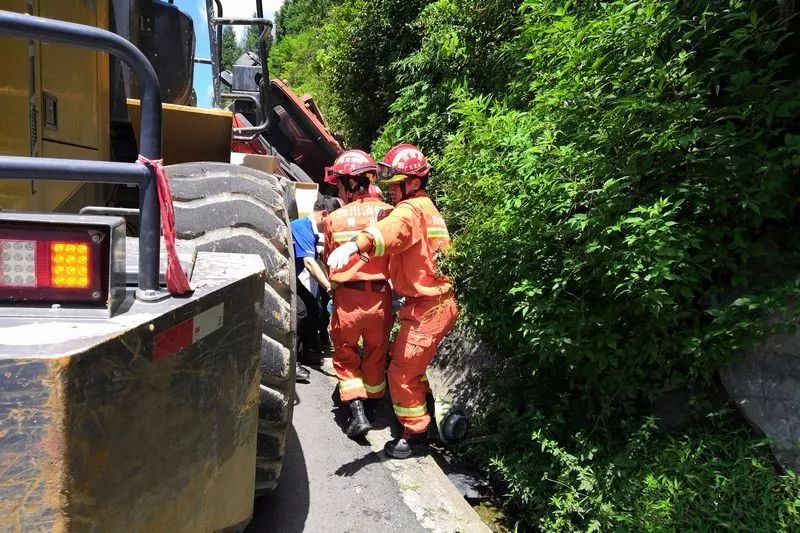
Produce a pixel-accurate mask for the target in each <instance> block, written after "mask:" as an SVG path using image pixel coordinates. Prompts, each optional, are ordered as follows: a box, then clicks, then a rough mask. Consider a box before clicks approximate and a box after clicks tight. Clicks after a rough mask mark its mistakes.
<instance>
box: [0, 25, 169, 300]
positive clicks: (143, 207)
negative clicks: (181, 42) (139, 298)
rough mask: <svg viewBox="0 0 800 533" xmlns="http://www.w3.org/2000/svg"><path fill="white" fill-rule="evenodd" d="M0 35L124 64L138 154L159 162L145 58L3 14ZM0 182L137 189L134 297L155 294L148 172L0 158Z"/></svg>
mask: <svg viewBox="0 0 800 533" xmlns="http://www.w3.org/2000/svg"><path fill="white" fill-rule="evenodd" d="M0 35H7V36H11V37H19V38H21V39H26V40H39V41H44V42H53V43H62V44H67V45H72V46H81V47H84V48H91V49H94V50H102V51H104V52H108V53H109V54H112V55H114V56H116V57H118V58H119V59H121V60H122V61H123V62H125V63H126V64H127V65H128V67H130V69H131V70H132V71H133V73H134V74H135V75H136V76H137V78H138V79H139V84H140V86H141V99H142V124H141V134H140V136H139V138H140V140H141V142H140V147H139V150H140V153H141V154H142V155H143V156H144V157H146V158H148V159H151V160H152V159H161V90H160V88H159V85H158V77H157V76H156V72H155V70H154V69H153V66H152V65H151V64H150V62H149V61H148V60H147V58H146V57H145V56H144V54H143V53H142V52H140V51H139V49H138V48H136V47H135V46H134V45H133V44H131V43H130V42H128V41H127V40H125V39H124V38H122V37H120V36H119V35H117V34H115V33H111V32H109V31H106V30H103V29H100V28H95V27H92V26H85V25H83V24H74V23H72V22H64V21H60V20H52V19H46V18H41V17H33V16H30V15H21V14H19V13H12V12H9V11H2V10H0ZM65 67H68V65H65ZM0 177H3V178H15V179H47V180H60V181H93V182H104V183H129V184H136V185H138V186H139V211H140V221H139V224H140V225H139V292H138V294H140V295H143V296H144V297H145V299H147V298H146V292H145V291H157V290H158V270H159V240H160V236H161V215H160V212H159V205H158V189H157V187H156V177H155V173H154V172H152V170H150V168H149V167H146V166H144V165H140V164H135V163H111V162H107V161H77V160H69V159H46V158H34V157H11V156H0Z"/></svg>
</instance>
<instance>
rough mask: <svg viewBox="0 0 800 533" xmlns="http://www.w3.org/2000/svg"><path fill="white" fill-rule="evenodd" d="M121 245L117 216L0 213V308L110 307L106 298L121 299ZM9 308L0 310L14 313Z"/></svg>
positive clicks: (122, 230) (121, 226)
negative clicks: (9, 306) (7, 306)
mask: <svg viewBox="0 0 800 533" xmlns="http://www.w3.org/2000/svg"><path fill="white" fill-rule="evenodd" d="M124 249H125V223H124V221H123V220H122V219H117V218H112V217H85V216H78V215H57V214H25V213H11V212H0V311H3V309H2V307H3V306H4V305H12V306H15V307H14V308H16V307H17V306H23V307H25V308H26V309H28V308H30V307H31V306H33V307H36V306H45V307H53V306H55V307H57V308H64V306H73V307H84V308H85V307H93V308H106V309H107V310H108V311H109V312H110V311H113V307H115V305H116V304H115V303H114V302H112V301H111V300H117V299H118V298H119V296H120V294H121V295H122V296H123V297H124V283H125V280H124V277H125V266H124V263H125V251H124ZM112 267H113V268H112ZM112 270H113V272H114V273H113V274H112ZM110 295H111V297H110ZM112 304H114V305H112ZM14 308H8V309H6V310H5V312H0V314H8V313H9V312H10V313H11V314H12V315H13V314H14V311H13V309H14ZM25 313H28V311H25Z"/></svg>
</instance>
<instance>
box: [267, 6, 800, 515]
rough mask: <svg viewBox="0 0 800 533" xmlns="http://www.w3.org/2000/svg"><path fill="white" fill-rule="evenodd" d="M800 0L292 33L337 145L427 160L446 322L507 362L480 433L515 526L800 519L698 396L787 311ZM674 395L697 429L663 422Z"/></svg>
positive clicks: (556, 10)
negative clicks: (344, 141)
mask: <svg viewBox="0 0 800 533" xmlns="http://www.w3.org/2000/svg"><path fill="white" fill-rule="evenodd" d="M309 1H310V0H309ZM309 5H310V4H309ZM793 5H794V4H791V3H776V2H773V1H771V0H770V1H768V0H754V1H741V0H706V1H697V0H689V1H679V0H641V1H629V0H606V1H600V0H587V1H581V2H575V1H572V0H516V1H514V0H483V1H477V0H436V1H429V0H412V1H410V2H400V1H398V0H380V1H375V2H368V1H366V0H344V1H343V2H341V4H339V5H337V6H336V7H335V8H333V9H331V10H330V12H329V16H328V17H327V18H326V19H325V20H326V22H325V24H324V25H323V27H322V28H321V29H320V31H319V32H318V34H319V36H317V35H307V36H305V37H302V39H307V42H305V43H304V44H303V45H302V46H300V48H302V49H303V50H307V51H309V53H310V52H311V50H313V49H314V48H315V47H322V48H321V49H320V50H319V52H318V53H316V55H314V54H310V55H309V56H307V57H311V56H312V55H313V57H314V61H310V60H309V61H296V62H295V63H296V65H297V66H296V67H293V69H294V71H296V72H300V71H302V70H303V68H306V67H307V63H309V62H310V63H314V64H315V65H319V70H318V71H314V74H313V75H311V74H308V75H306V74H304V75H303V77H304V79H306V80H310V79H312V78H315V79H316V80H319V81H317V82H315V83H320V84H321V85H320V87H321V89H320V90H321V91H322V94H324V95H325V96H324V98H320V101H321V103H322V104H323V106H329V108H330V109H335V110H336V113H335V120H333V121H332V122H334V124H335V127H337V129H340V130H341V131H342V132H343V133H344V134H345V135H346V136H347V138H348V140H349V141H350V142H351V143H353V144H354V145H356V146H366V145H368V144H369V143H371V142H372V141H373V140H375V139H377V141H376V142H375V144H374V145H373V148H374V151H375V152H376V155H378V156H380V155H382V153H383V152H384V151H385V150H386V149H387V148H388V147H389V146H390V145H391V144H393V143H395V142H398V141H411V142H416V143H418V144H420V146H421V147H422V148H423V149H424V150H426V151H427V152H428V153H429V155H430V156H431V158H432V160H433V162H434V172H433V176H432V180H431V188H432V190H433V192H434V193H435V196H436V200H437V201H438V203H439V205H440V207H441V208H442V209H443V212H444V214H445V216H446V217H447V219H448V225H449V226H450V229H451V233H453V235H454V240H453V247H452V249H451V253H450V254H449V256H448V258H447V264H446V267H447V268H448V269H449V270H450V272H451V273H452V274H453V275H454V277H455V278H456V280H457V283H458V292H459V301H460V304H461V306H462V313H461V314H462V317H463V318H464V320H465V321H466V322H468V323H469V324H471V325H472V326H474V327H475V328H476V329H477V330H478V331H479V332H480V333H482V334H483V335H484V336H486V337H487V338H488V339H489V340H491V341H492V342H493V343H494V344H495V345H496V346H497V347H498V349H499V350H500V352H501V353H503V354H505V355H506V357H507V361H508V372H506V373H505V374H504V381H502V382H500V383H498V391H499V392H498V396H497V398H498V400H497V402H496V403H495V405H494V406H493V410H492V412H491V413H490V414H489V415H487V416H486V417H485V420H484V422H485V425H486V429H487V430H488V431H489V432H491V433H493V434H496V435H497V436H498V439H497V440H495V441H492V446H491V447H487V448H483V449H481V450H480V451H481V452H482V453H483V454H484V457H493V461H494V465H495V467H496V469H497V471H498V472H499V473H500V474H501V476H502V482H503V484H504V485H505V486H506V487H507V489H508V502H509V505H510V506H511V507H513V508H514V509H515V510H516V516H518V517H520V527H521V528H522V529H527V528H539V529H542V530H591V529H602V530H607V529H620V530H628V529H631V530H657V531H662V530H686V529H688V530H698V529H700V530H704V529H705V530H710V529H715V530H716V529H723V528H725V529H749V530H769V531H774V530H791V529H795V530H796V529H798V527H800V519H798V505H800V504H799V503H798V497H799V496H798V495H799V494H800V493H799V492H798V483H797V480H796V478H795V477H794V475H793V474H791V473H787V474H776V472H775V471H774V469H773V464H772V460H771V458H770V456H769V454H768V451H767V449H766V448H765V447H763V445H762V444H763V443H761V442H757V441H753V440H751V436H750V434H749V430H748V429H746V428H745V426H744V425H743V424H742V423H741V421H739V420H737V419H736V418H735V417H734V416H733V415H731V414H726V415H720V416H716V417H714V418H713V419H712V420H711V421H709V420H708V417H707V415H709V413H710V412H711V411H712V407H711V405H712V402H709V401H707V400H706V399H705V398H707V397H708V394H707V392H708V391H709V390H711V392H713V389H714V375H715V368H716V367H717V365H718V364H719V363H720V362H723V361H727V360H729V359H730V358H731V357H733V356H735V355H736V354H738V353H741V352H742V351H743V350H745V349H746V348H747V347H748V346H750V345H751V344H752V343H753V342H755V341H757V340H758V339H760V338H762V337H763V336H765V335H768V334H770V333H772V332H775V331H779V330H784V329H787V328H791V327H792V325H793V324H794V323H795V322H796V320H797V310H796V305H795V302H796V301H797V299H798V297H800V278H799V277H798V275H797V272H798V271H799V270H800V269H799V268H798V267H800V254H799V253H798V252H800V240H798V239H800V232H798V231H797V230H798V216H797V198H798V187H797V178H798V170H800V127H798V124H800V122H798V118H800V80H798V77H797V75H796V73H797V72H798V69H800V54H798V53H797V52H796V50H798V49H800V48H799V47H798V44H800V43H798V39H797V37H796V36H795V34H794V33H793V32H792V31H791V28H790V25H797V24H798V23H797V22H796V21H795V20H794V19H793V18H792V17H791V15H792V12H791V6H793ZM295 35H300V34H299V33H295ZM302 39H301V38H300V37H298V41H299V40H302ZM315 39H319V40H318V41H315ZM284 40H285V39H284ZM280 43H281V41H279V42H278V45H276V46H279V45H280ZM286 46H288V45H286ZM289 61H292V59H291V58H288V59H286V60H285V62H284V64H288V62H289ZM314 68H316V67H314ZM317 72H318V73H319V75H317V74H316V73H317ZM379 134H380V135H379ZM378 135H379V136H378ZM776 318H777V319H776ZM675 388H687V389H691V390H694V391H697V394H696V396H697V398H698V401H696V402H695V403H694V404H693V405H692V406H691V408H688V407H687V409H690V411H691V415H692V416H691V417H690V424H689V425H688V426H687V427H686V428H685V430H684V431H683V433H682V434H677V435H674V436H667V435H664V434H663V433H658V432H654V431H653V423H652V422H651V421H649V420H650V418H649V417H650V416H652V413H653V404H654V402H655V401H656V400H657V399H658V398H659V397H660V396H662V395H663V394H664V393H665V391H669V390H672V389H675ZM714 409H715V408H714Z"/></svg>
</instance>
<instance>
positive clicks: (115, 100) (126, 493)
mask: <svg viewBox="0 0 800 533" xmlns="http://www.w3.org/2000/svg"><path fill="white" fill-rule="evenodd" d="M206 7H207V11H208V24H209V27H208V31H209V32H210V36H211V39H210V40H211V45H212V47H211V49H212V54H211V57H210V58H197V57H195V50H194V47H195V28H194V25H193V22H192V19H191V18H190V17H189V16H188V15H187V14H185V13H184V12H183V11H181V10H180V9H179V8H178V7H177V6H175V5H173V3H172V2H171V1H170V2H162V1H158V0H0V56H1V57H2V58H3V60H2V68H0V529H3V530H17V531H41V530H56V531H61V530H75V531H82V530H91V531H111V530H124V531H170V532H172V531H216V530H223V529H226V530H227V529H240V528H242V527H243V526H244V525H245V524H246V523H247V522H248V521H249V518H250V515H251V513H252V506H253V495H254V494H256V495H259V494H263V493H266V492H269V491H270V490H271V489H272V488H274V487H275V484H276V482H277V479H278V476H279V474H280V470H281V464H282V460H283V455H284V448H285V444H286V437H287V433H288V431H289V429H290V426H291V417H292V406H293V400H294V372H295V318H294V301H295V279H296V278H295V273H294V260H293V254H292V245H291V236H290V234H289V230H288V223H289V219H290V216H291V215H292V214H294V215H295V216H296V212H297V203H296V201H295V196H294V191H295V190H296V189H297V188H298V185H297V183H298V182H304V185H301V186H299V187H300V188H301V189H302V190H310V191H313V192H314V194H316V189H317V182H319V181H320V178H321V175H322V167H323V166H324V165H326V164H330V163H331V162H332V160H333V159H334V158H335V157H336V155H337V154H338V153H339V152H340V151H341V147H340V146H339V144H338V143H337V142H336V140H335V139H334V138H333V137H332V136H331V135H330V133H329V132H328V131H327V129H326V127H325V123H324V119H323V117H322V116H321V115H320V114H319V112H318V111H317V110H316V107H315V106H314V105H313V101H311V100H309V99H300V98H297V97H296V96H295V95H294V94H293V93H292V92H291V90H289V89H288V88H287V87H286V86H285V85H283V84H282V83H280V82H279V81H277V80H272V81H269V75H268V72H267V69H266V44H267V42H268V36H269V33H270V31H271V25H270V23H269V21H267V20H266V19H264V18H263V8H262V5H261V1H260V0H257V1H256V2H255V8H256V11H257V16H256V17H255V18H252V19H235V18H225V17H224V16H223V13H222V6H221V5H220V3H219V2H218V1H214V2H212V0H208V1H207V3H206ZM226 24H251V25H255V26H257V27H258V28H260V36H261V38H260V42H259V50H258V53H250V54H245V55H243V56H242V57H241V58H240V59H239V61H237V62H236V65H234V66H233V68H232V69H231V70H229V71H222V68H221V66H220V59H221V56H222V54H221V34H222V33H221V32H222V28H223V27H224V25H226ZM203 31H206V28H203ZM196 63H210V64H211V65H212V69H213V88H214V102H215V104H216V106H217V109H205V110H204V109H198V108H196V107H194V93H193V88H192V79H193V69H194V65H195V64H196ZM223 102H227V103H228V105H227V108H226V109H220V107H222V103H223ZM232 151H233V152H240V153H239V154H238V156H237V157H234V159H236V160H237V161H239V162H242V161H245V163H246V160H248V159H251V160H254V161H255V163H254V164H253V165H251V167H252V166H257V167H258V168H260V169H261V170H256V169H255V168H250V167H248V166H244V165H241V164H231V158H232V153H231V152H232ZM241 152H244V153H245V154H247V155H242V154H241ZM139 156H141V160H142V161H157V160H161V159H164V162H165V163H166V164H167V166H166V174H167V176H168V183H169V185H170V187H171V198H165V197H164V189H162V190H161V192H160V193H159V186H158V172H157V168H158V166H157V165H155V164H143V163H142V162H137V160H138V159H140V157H139ZM263 170H266V171H267V172H264V171H263ZM323 187H324V186H323ZM170 206H172V208H173V209H174V219H175V233H176V236H177V238H178V240H177V257H178V259H179V261H180V263H181V265H182V268H183V269H184V270H185V271H186V272H187V273H188V274H189V276H190V280H191V283H192V285H193V292H191V293H190V294H187V295H175V294H170V293H169V291H167V290H166V289H165V287H164V284H165V263H166V253H165V243H164V242H163V239H162V237H161V228H162V219H161V217H162V213H167V212H168V211H169V207H170ZM301 211H302V209H301Z"/></svg>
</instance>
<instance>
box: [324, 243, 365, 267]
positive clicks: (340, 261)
mask: <svg viewBox="0 0 800 533" xmlns="http://www.w3.org/2000/svg"><path fill="white" fill-rule="evenodd" d="M357 253H358V246H356V243H355V242H353V241H347V242H346V243H344V244H343V245H341V246H339V247H338V248H337V249H335V250H334V251H333V252H331V255H330V256H328V266H329V267H331V268H332V269H334V270H338V269H340V268H342V267H343V266H345V265H346V264H347V263H348V262H349V261H350V256H351V255H354V254H357Z"/></svg>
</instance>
